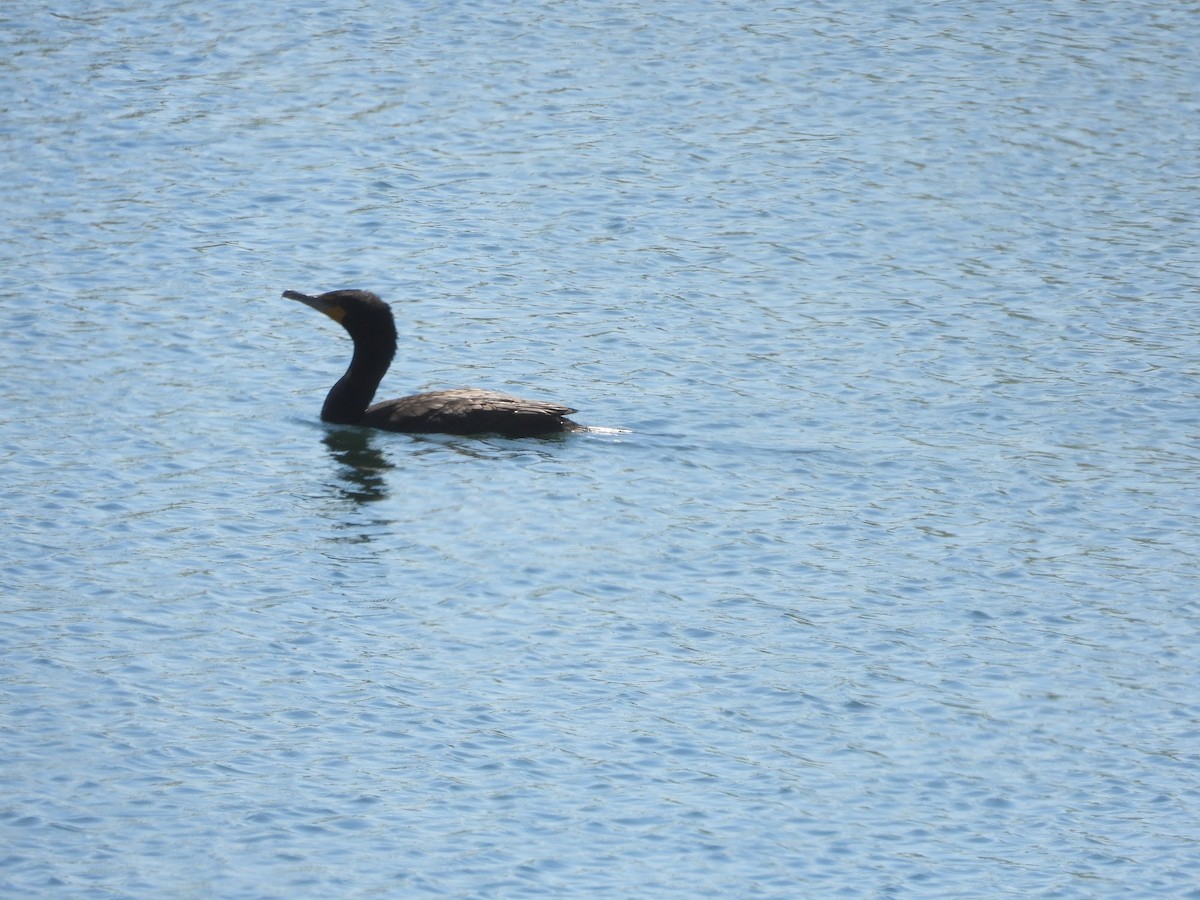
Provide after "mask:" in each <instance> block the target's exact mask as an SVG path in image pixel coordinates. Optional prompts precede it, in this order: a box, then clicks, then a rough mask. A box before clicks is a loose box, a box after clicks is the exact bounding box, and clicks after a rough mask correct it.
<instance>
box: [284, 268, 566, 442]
mask: <svg viewBox="0 0 1200 900" xmlns="http://www.w3.org/2000/svg"><path fill="white" fill-rule="evenodd" d="M283 296H284V297H286V298H287V299H288V300H299V301H300V302H301V303H306V304H308V305H309V306H311V307H312V308H313V309H316V310H320V311H321V312H323V313H325V315H327V316H329V318H331V319H333V321H335V322H337V323H338V324H339V325H341V326H342V327H343V328H345V329H346V331H348V332H349V333H350V338H351V339H352V340H353V341H354V356H353V357H352V358H351V360H350V368H349V369H347V370H346V374H345V375H343V376H342V377H341V379H340V380H339V381H338V383H337V384H335V385H334V386H333V387H332V388H330V390H329V395H328V396H327V397H326V398H325V405H324V406H323V407H322V408H321V419H322V420H323V421H325V422H332V423H335V424H339V425H362V426H365V427H368V428H380V429H383V430H384V431H405V432H416V433H420V432H426V433H434V432H436V433H440V434H488V433H490V434H500V435H504V436H505V437H536V436H538V435H545V434H556V433H561V432H565V431H583V430H586V429H585V428H584V427H583V426H581V425H578V424H576V423H575V422H572V421H571V420H570V419H568V418H567V416H569V415H570V414H571V413H573V412H575V410H573V409H571V408H570V407H569V406H563V405H561V404H559V403H547V402H545V401H543V400H522V399H520V398H519V397H512V396H509V395H508V394H501V393H498V392H496V391H486V390H481V389H479V388H457V389H454V390H447V391H431V392H429V393H425V394H414V395H412V396H411V397H400V398H398V399H396V400H384V401H383V402H382V403H376V404H374V405H372V404H371V401H372V400H373V399H374V397H375V390H376V388H378V387H379V382H380V381H381V380H382V379H383V376H384V373H385V372H387V370H388V366H389V365H391V362H392V358H393V357H394V356H395V355H396V320H395V319H394V318H393V316H392V309H391V307H390V306H388V305H387V304H386V303H384V302H383V301H382V300H381V299H379V297H378V296H376V295H375V294H372V293H371V292H370V291H356V290H354V291H348V290H343V291H330V292H328V293H326V294H321V295H319V296H316V297H310V296H308V295H307V294H301V293H300V292H299V291H284V292H283Z"/></svg>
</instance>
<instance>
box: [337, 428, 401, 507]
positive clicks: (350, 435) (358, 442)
mask: <svg viewBox="0 0 1200 900" xmlns="http://www.w3.org/2000/svg"><path fill="white" fill-rule="evenodd" d="M374 437H375V436H374V433H373V432H372V431H371V429H369V428H331V429H329V430H328V431H327V432H326V434H325V446H326V447H328V448H329V452H330V454H331V455H332V456H333V458H334V459H335V460H337V461H338V462H339V463H341V469H340V470H339V472H338V474H339V476H340V477H341V479H342V482H343V483H342V485H341V489H342V493H343V494H344V495H345V496H346V497H347V498H348V499H350V500H354V501H355V502H356V503H374V502H376V501H377V500H383V499H384V498H385V497H387V495H388V485H387V479H386V478H384V473H385V472H387V471H388V469H392V468H394V466H393V465H392V464H391V463H390V462H388V461H387V458H386V457H384V455H383V454H382V453H380V452H379V450H378V448H377V447H376V446H375V444H374Z"/></svg>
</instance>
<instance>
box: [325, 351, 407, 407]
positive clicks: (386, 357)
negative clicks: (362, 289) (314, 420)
mask: <svg viewBox="0 0 1200 900" xmlns="http://www.w3.org/2000/svg"><path fill="white" fill-rule="evenodd" d="M352 337H353V338H354V357H353V358H352V359H351V360H350V368H349V369H347V370H346V374H345V375H343V376H342V377H341V379H340V380H339V381H338V383H337V384H335V385H334V386H333V387H332V388H330V390H329V394H328V396H326V397H325V405H324V406H323V407H321V419H322V420H323V421H326V422H333V423H335V424H338V425H354V424H355V423H357V422H358V421H359V420H360V419H361V418H362V416H363V413H364V412H365V411H366V409H367V407H368V406H369V405H370V404H371V400H372V399H373V398H374V397H375V389H376V388H378V387H379V382H380V381H381V380H382V379H383V376H384V373H385V372H387V370H388V366H389V365H391V362H392V357H393V356H394V355H395V353H396V338H395V337H394V335H393V336H392V337H390V339H389V338H388V336H387V335H382V336H378V337H366V336H364V335H352Z"/></svg>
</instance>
